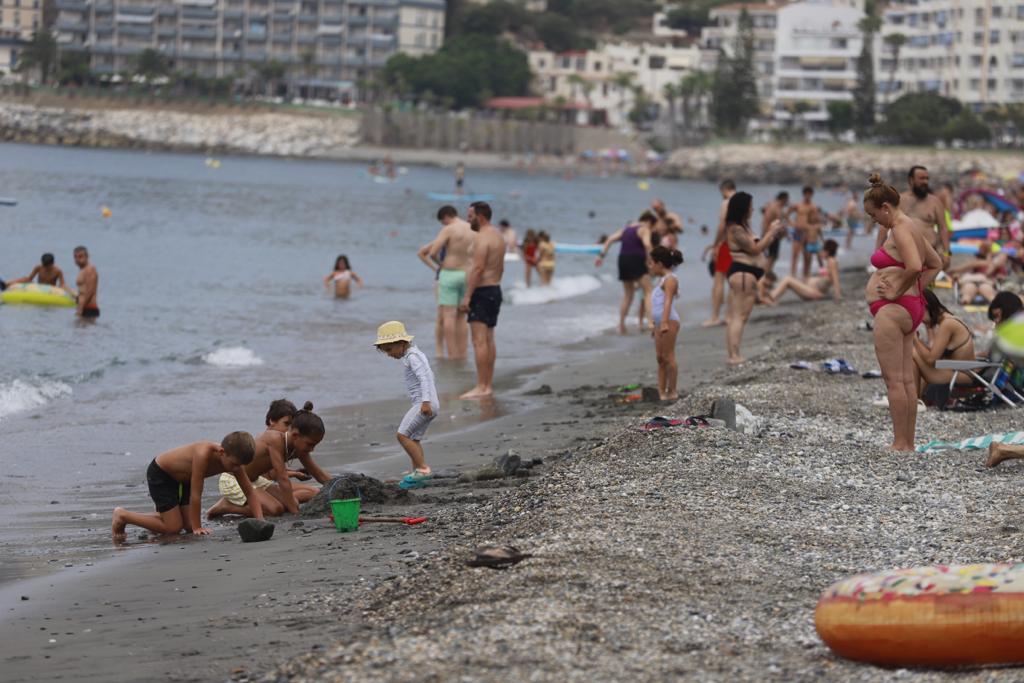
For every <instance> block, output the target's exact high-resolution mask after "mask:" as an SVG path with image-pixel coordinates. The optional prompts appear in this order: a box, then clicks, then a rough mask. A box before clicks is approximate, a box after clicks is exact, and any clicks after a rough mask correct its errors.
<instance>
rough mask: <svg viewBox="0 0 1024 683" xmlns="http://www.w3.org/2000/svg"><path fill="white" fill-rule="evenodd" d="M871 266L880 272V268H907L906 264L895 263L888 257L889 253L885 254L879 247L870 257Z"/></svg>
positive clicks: (894, 260) (895, 261)
mask: <svg viewBox="0 0 1024 683" xmlns="http://www.w3.org/2000/svg"><path fill="white" fill-rule="evenodd" d="M871 265H873V266H874V267H875V268H878V269H879V270H881V269H882V268H906V267H907V264H905V263H903V262H902V261H897V260H896V259H894V258H893V257H892V256H889V252H887V251H886V250H885V249H883V248H882V247H879V248H878V250H877V251H876V252H875V253H874V254H872V255H871Z"/></svg>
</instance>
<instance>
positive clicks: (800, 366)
mask: <svg viewBox="0 0 1024 683" xmlns="http://www.w3.org/2000/svg"><path fill="white" fill-rule="evenodd" d="M789 367H791V368H793V369H794V370H813V369H814V366H813V365H811V364H810V363H809V362H807V361H805V360H798V361H797V362H795V363H790V364H789Z"/></svg>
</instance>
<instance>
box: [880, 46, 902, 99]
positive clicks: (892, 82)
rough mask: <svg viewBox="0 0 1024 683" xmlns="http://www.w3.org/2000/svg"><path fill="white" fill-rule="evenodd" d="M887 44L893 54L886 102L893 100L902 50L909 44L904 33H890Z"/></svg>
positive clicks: (886, 90)
mask: <svg viewBox="0 0 1024 683" xmlns="http://www.w3.org/2000/svg"><path fill="white" fill-rule="evenodd" d="M884 40H885V44H886V46H888V48H889V52H890V53H891V54H892V66H891V67H890V68H889V85H888V87H887V88H886V89H885V101H886V102H890V101H891V100H892V94H893V92H895V91H896V70H897V69H898V68H899V65H900V50H901V49H902V48H903V46H904V45H906V44H907V37H906V36H905V35H903V34H902V33H890V34H889V35H887V36H886V37H885V38H884Z"/></svg>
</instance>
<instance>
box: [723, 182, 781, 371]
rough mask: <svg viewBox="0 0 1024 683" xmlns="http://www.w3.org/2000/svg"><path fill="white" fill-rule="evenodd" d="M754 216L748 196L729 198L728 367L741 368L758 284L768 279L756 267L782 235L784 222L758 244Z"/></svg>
mask: <svg viewBox="0 0 1024 683" xmlns="http://www.w3.org/2000/svg"><path fill="white" fill-rule="evenodd" d="M753 214H754V201H753V197H751V196H750V195H749V194H748V193H746V192H737V193H736V194H734V195H733V196H732V197H730V198H729V204H728V206H727V208H726V212H725V242H726V244H727V245H728V246H729V254H730V255H731V256H732V265H731V266H729V272H728V273H727V274H726V277H727V279H728V282H729V307H728V310H727V311H726V322H725V345H726V351H727V352H728V357H727V358H726V363H727V364H729V365H739V364H740V363H742V362H743V357H742V356H740V344H741V343H742V341H743V328H744V327H746V325H747V320H748V319H749V318H750V311H751V310H753V308H754V300H755V299H756V297H757V284H758V281H759V280H760V279H761V278H763V277H764V269H763V268H760V267H758V266H757V265H755V264H756V263H757V259H758V257H759V256H760V255H761V252H763V251H764V250H765V249H767V248H768V247H769V246H771V244H772V241H773V240H774V239H775V237H776V236H777V235H778V234H779V233H780V232H781V231H782V221H779V220H775V221H772V224H771V226H770V227H769V228H768V232H767V233H765V235H764V238H763V239H761V240H760V241H758V240H757V239H756V238H755V237H754V233H753V232H752V231H751V229H750V217H751V216H752V215H753Z"/></svg>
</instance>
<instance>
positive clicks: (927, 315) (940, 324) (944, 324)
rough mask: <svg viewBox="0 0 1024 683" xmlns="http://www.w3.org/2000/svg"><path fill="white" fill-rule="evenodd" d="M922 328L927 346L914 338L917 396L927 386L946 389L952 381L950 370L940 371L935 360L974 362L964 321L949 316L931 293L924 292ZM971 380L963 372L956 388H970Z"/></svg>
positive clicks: (972, 337) (929, 291) (969, 335)
mask: <svg viewBox="0 0 1024 683" xmlns="http://www.w3.org/2000/svg"><path fill="white" fill-rule="evenodd" d="M924 302H925V309H924V324H925V327H926V328H927V329H928V343H927V344H925V343H924V342H923V341H921V339H920V338H919V337H917V336H916V335H915V336H914V365H915V366H916V367H917V390H918V396H923V395H924V390H925V388H926V387H927V386H928V385H929V384H943V385H946V386H948V385H949V383H950V382H951V381H952V380H953V371H952V370H939V369H937V368H936V367H935V362H936V361H938V360H940V359H941V360H969V361H973V360H976V356H975V353H974V334H973V333H972V332H971V328H969V327H968V326H967V323H965V322H964V321H963V320H960V318H957V317H956V316H955V315H953V314H952V313H950V312H949V309H948V308H946V307H945V306H943V305H942V304H941V303H939V300H938V298H936V296H935V294H934V293H933V292H932V291H931V290H930V289H926V290H924ZM972 382H973V380H972V379H971V378H970V377H969V376H968V375H967V373H965V372H961V373H960V374H959V375H958V376H957V384H971V383H972Z"/></svg>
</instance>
